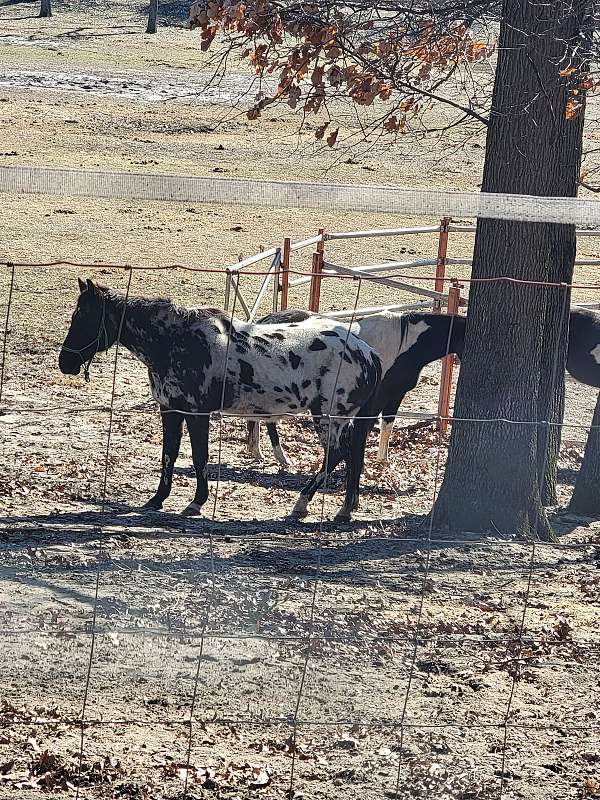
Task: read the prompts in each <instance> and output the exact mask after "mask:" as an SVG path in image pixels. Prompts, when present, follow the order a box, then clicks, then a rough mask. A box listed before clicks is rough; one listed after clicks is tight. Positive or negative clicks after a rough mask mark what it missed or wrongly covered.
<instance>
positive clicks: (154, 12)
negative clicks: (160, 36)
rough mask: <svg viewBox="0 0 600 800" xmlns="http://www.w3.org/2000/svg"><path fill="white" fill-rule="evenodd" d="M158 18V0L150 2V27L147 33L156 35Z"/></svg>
mask: <svg viewBox="0 0 600 800" xmlns="http://www.w3.org/2000/svg"><path fill="white" fill-rule="evenodd" d="M157 17H158V0H150V9H149V11H148V27H147V28H146V33H156V18H157Z"/></svg>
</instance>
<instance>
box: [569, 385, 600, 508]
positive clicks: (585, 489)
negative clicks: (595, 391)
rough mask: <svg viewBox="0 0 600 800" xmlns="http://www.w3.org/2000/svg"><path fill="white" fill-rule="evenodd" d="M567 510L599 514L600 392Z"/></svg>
mask: <svg viewBox="0 0 600 800" xmlns="http://www.w3.org/2000/svg"><path fill="white" fill-rule="evenodd" d="M569 511H572V512H573V513H574V514H582V515H583V516H585V517H599V516H600V394H599V395H598V399H597V400H596V408H595V409H594V418H593V419H592V427H591V428H590V432H589V433H588V438H587V443H586V446H585V455H584V456H583V464H582V465H581V469H580V470H579V475H578V476H577V480H576V481H575V489H574V491H573V496H572V497H571V502H570V504H569Z"/></svg>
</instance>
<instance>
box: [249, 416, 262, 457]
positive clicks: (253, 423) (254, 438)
mask: <svg viewBox="0 0 600 800" xmlns="http://www.w3.org/2000/svg"><path fill="white" fill-rule="evenodd" d="M246 427H247V428H248V438H247V439H246V443H247V445H248V452H249V453H250V455H251V456H252V458H255V459H256V460H257V461H262V460H263V456H262V453H261V452H260V420H259V419H248V420H246Z"/></svg>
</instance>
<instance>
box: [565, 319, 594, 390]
mask: <svg viewBox="0 0 600 800" xmlns="http://www.w3.org/2000/svg"><path fill="white" fill-rule="evenodd" d="M567 372H568V373H569V375H571V377H572V378H575V380H576V381H579V383H585V384H586V385H587V386H594V387H595V388H596V389H600V312H598V311H593V310H592V309H590V308H572V309H571V313H570V315H569V349H568V350H567Z"/></svg>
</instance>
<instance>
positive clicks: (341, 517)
mask: <svg viewBox="0 0 600 800" xmlns="http://www.w3.org/2000/svg"><path fill="white" fill-rule="evenodd" d="M334 522H352V513H351V512H350V511H347V510H346V509H345V508H341V509H340V510H339V511H338V513H337V514H336V515H335V517H334Z"/></svg>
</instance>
